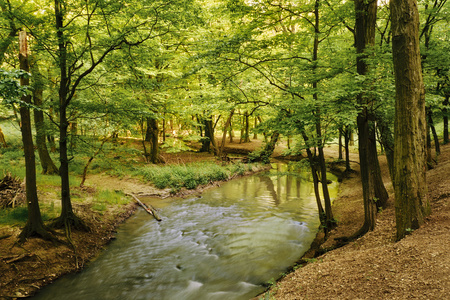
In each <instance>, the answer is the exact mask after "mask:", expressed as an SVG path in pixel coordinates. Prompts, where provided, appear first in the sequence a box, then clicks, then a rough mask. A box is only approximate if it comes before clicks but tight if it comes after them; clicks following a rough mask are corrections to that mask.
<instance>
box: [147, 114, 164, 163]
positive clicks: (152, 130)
mask: <svg viewBox="0 0 450 300" xmlns="http://www.w3.org/2000/svg"><path fill="white" fill-rule="evenodd" d="M147 135H148V141H149V142H150V159H149V160H150V162H151V163H152V164H158V163H161V162H164V159H163V158H162V157H161V156H160V155H159V143H158V135H159V129H158V121H157V120H156V119H155V118H147V132H146V139H147Z"/></svg>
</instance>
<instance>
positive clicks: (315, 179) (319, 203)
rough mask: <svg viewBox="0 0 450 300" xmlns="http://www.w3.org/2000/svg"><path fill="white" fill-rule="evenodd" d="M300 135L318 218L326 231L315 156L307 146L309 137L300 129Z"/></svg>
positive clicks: (325, 218) (325, 219) (325, 217)
mask: <svg viewBox="0 0 450 300" xmlns="http://www.w3.org/2000/svg"><path fill="white" fill-rule="evenodd" d="M301 131H302V137H303V140H304V141H305V144H306V154H307V155H308V160H309V166H310V168H311V174H312V177H313V184H314V196H315V197H316V203H317V209H318V212H319V219H320V224H321V226H322V227H323V228H324V229H325V232H328V226H327V216H326V214H325V210H324V209H323V206H322V200H321V199H320V190H319V182H320V179H319V176H318V175H317V174H318V168H317V159H316V156H315V155H313V153H312V151H311V149H310V147H309V145H308V144H309V138H308V135H307V134H306V133H305V131H304V130H303V129H302V130H301Z"/></svg>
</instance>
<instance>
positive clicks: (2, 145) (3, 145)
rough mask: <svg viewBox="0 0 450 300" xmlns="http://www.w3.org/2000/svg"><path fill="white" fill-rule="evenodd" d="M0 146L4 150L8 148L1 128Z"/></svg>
mask: <svg viewBox="0 0 450 300" xmlns="http://www.w3.org/2000/svg"><path fill="white" fill-rule="evenodd" d="M0 144H1V145H0V146H1V147H4V148H6V147H8V144H7V143H6V140H5V135H4V134H3V131H2V128H1V127H0Z"/></svg>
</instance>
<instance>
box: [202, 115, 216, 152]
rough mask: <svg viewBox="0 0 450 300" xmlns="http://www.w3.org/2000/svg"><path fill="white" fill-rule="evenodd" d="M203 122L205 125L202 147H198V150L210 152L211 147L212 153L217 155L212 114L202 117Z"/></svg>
mask: <svg viewBox="0 0 450 300" xmlns="http://www.w3.org/2000/svg"><path fill="white" fill-rule="evenodd" d="M203 124H204V126H205V138H204V139H203V141H202V148H201V149H200V152H211V148H212V151H213V153H214V155H217V154H218V150H217V146H216V141H215V138H214V127H213V121H212V116H211V117H209V118H207V119H204V120H203Z"/></svg>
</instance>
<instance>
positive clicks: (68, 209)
mask: <svg viewBox="0 0 450 300" xmlns="http://www.w3.org/2000/svg"><path fill="white" fill-rule="evenodd" d="M63 11H64V9H63V5H62V3H61V1H60V0H55V27H56V30H57V38H58V52H57V57H58V64H59V72H60V82H59V89H58V95H59V161H60V167H59V175H60V177H61V214H60V216H59V217H58V218H57V219H56V220H55V221H54V222H53V224H52V225H53V226H54V227H56V228H62V227H65V228H68V227H69V226H72V225H73V226H74V227H75V228H77V229H81V230H85V231H89V227H87V226H86V225H85V224H84V222H83V221H82V220H81V219H80V218H78V217H77V216H76V215H75V213H74V212H73V208H72V201H71V199H70V181H69V158H68V156H67V150H68V149H67V143H68V133H67V130H68V128H69V121H68V119H67V106H68V105H69V100H68V95H69V85H70V79H69V75H68V70H67V41H66V37H65V35H64V26H63V19H64V12H63Z"/></svg>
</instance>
